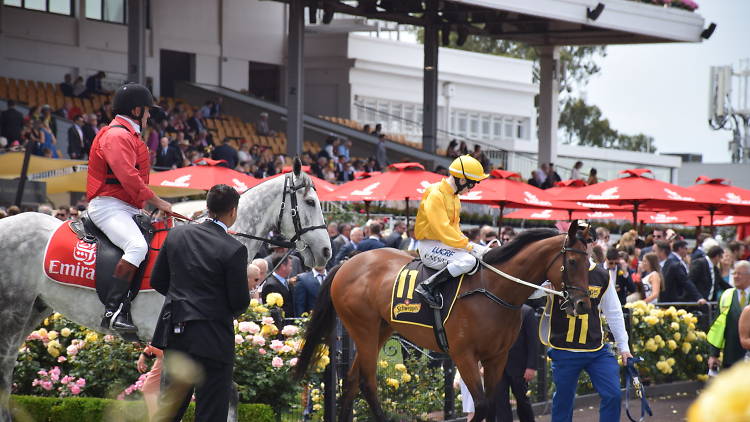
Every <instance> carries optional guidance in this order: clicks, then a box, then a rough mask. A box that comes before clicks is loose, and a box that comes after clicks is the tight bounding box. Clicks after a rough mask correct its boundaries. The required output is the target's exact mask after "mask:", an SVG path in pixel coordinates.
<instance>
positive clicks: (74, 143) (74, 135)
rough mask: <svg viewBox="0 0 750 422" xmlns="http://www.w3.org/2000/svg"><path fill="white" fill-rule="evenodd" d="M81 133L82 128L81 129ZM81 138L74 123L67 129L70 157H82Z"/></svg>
mask: <svg viewBox="0 0 750 422" xmlns="http://www.w3.org/2000/svg"><path fill="white" fill-rule="evenodd" d="M81 133H83V129H81ZM84 152H85V150H84V148H83V138H81V137H80V136H79V135H78V131H77V130H76V127H75V125H73V126H71V127H70V129H68V155H69V156H70V158H83V153H84Z"/></svg>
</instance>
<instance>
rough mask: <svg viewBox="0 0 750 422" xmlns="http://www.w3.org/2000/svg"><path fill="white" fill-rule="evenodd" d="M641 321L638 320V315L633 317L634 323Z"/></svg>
mask: <svg viewBox="0 0 750 422" xmlns="http://www.w3.org/2000/svg"><path fill="white" fill-rule="evenodd" d="M639 322H640V321H639V320H638V318H636V317H633V324H634V325H638V323H639Z"/></svg>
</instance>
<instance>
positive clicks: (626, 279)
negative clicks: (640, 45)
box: [605, 248, 635, 305]
mask: <svg viewBox="0 0 750 422" xmlns="http://www.w3.org/2000/svg"><path fill="white" fill-rule="evenodd" d="M606 257H607V261H606V263H605V269H606V270H607V273H608V274H609V278H610V280H612V285H613V286H614V288H615V292H616V293H617V298H618V299H619V300H620V304H621V305H624V304H625V302H626V301H625V299H626V298H627V297H628V295H629V294H631V293H633V292H635V284H633V280H632V279H631V278H630V273H628V264H627V263H626V262H625V261H624V260H623V259H621V258H620V254H619V252H618V251H617V249H614V248H610V249H607V252H606Z"/></svg>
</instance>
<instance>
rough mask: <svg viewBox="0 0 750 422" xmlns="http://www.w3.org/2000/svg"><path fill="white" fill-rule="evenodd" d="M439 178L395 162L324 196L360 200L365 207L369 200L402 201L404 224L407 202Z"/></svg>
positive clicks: (422, 167)
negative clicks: (404, 203) (385, 168)
mask: <svg viewBox="0 0 750 422" xmlns="http://www.w3.org/2000/svg"><path fill="white" fill-rule="evenodd" d="M442 178H443V176H441V175H439V174H437V173H432V172H429V171H425V169H424V166H423V165H421V164H419V163H398V164H391V165H390V166H388V171H386V172H384V173H380V174H375V175H373V176H371V177H368V178H366V179H359V180H352V181H351V182H347V183H344V184H343V185H341V186H339V187H338V188H337V189H336V190H335V191H334V192H332V193H331V194H330V195H327V196H326V199H327V200H329V201H364V202H365V207H368V206H369V203H370V202H371V201H394V200H395V201H403V200H406V216H407V223H408V219H409V199H419V198H422V193H424V190H425V188H427V186H430V185H431V184H433V183H437V182H439V181H440V180H441V179H442Z"/></svg>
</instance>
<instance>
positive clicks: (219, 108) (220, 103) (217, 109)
mask: <svg viewBox="0 0 750 422" xmlns="http://www.w3.org/2000/svg"><path fill="white" fill-rule="evenodd" d="M223 112H224V97H216V99H215V100H214V101H213V105H212V106H211V117H213V118H214V119H216V118H221V114H222V113H223Z"/></svg>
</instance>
